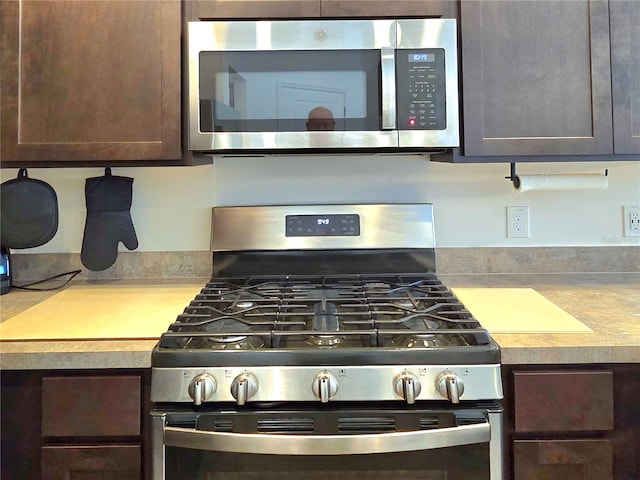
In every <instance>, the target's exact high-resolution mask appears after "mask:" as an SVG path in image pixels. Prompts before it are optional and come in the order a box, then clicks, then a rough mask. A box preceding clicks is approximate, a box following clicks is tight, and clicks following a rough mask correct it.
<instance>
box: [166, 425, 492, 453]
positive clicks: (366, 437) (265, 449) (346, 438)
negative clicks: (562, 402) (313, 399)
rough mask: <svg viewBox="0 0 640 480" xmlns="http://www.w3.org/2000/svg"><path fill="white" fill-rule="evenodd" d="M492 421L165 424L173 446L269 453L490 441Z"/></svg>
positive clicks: (382, 450) (419, 447) (371, 450)
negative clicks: (434, 425)
mask: <svg viewBox="0 0 640 480" xmlns="http://www.w3.org/2000/svg"><path fill="white" fill-rule="evenodd" d="M490 438H491V435H490V426H489V423H488V422H487V423H481V424H478V425H463V426H460V427H450V428H440V429H436V430H419V431H410V432H393V433H381V434H363V435H283V434H277V435H270V434H264V433H259V434H250V433H226V432H208V431H202V430H194V429H188V428H177V427H165V432H164V439H165V443H166V445H167V446H169V447H182V448H193V449H197V450H208V451H217V452H234V453H248V454H267V455H356V454H372V453H393V452H409V451H416V450H431V449H435V448H444V447H455V446H459V445H469V444H473V443H486V442H489V440H490Z"/></svg>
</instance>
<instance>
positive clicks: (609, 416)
mask: <svg viewBox="0 0 640 480" xmlns="http://www.w3.org/2000/svg"><path fill="white" fill-rule="evenodd" d="M513 391H514V400H513V404H514V411H515V415H514V416H515V430H516V432H577V431H596V430H601V431H608V430H613V426H614V425H613V416H614V415H613V373H612V372H591V371H566V372H562V371H558V372H555V371H552V372H515V373H514V374H513Z"/></svg>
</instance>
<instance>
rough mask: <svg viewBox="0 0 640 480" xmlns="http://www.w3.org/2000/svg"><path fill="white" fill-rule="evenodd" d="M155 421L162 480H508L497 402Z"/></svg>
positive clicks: (156, 466)
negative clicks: (459, 406) (445, 407)
mask: <svg viewBox="0 0 640 480" xmlns="http://www.w3.org/2000/svg"><path fill="white" fill-rule="evenodd" d="M152 418H153V422H152V429H153V480H186V479H189V480H215V479H225V480H227V479H228V480H236V479H237V480H249V479H250V480H253V479H267V480H270V479H274V480H281V479H282V478H292V479H298V478H300V479H311V480H313V479H318V480H320V479H322V480H326V479H344V480H347V479H358V480H361V479H363V478H366V479H367V480H369V479H371V480H374V479H393V480H396V479H398V478H402V479H421V480H425V479H426V480H502V478H503V476H502V433H501V430H502V410H501V409H500V408H499V406H497V405H495V406H494V407H492V408H489V409H459V410H456V411H453V410H450V411H448V410H420V409H410V410H405V411H401V410H391V409H387V410H364V409H361V410H349V409H346V410H345V409H337V410H331V411H329V410H318V411H311V410H293V411H291V410H286V411H283V410H276V411H270V412H258V411H244V410H234V409H230V410H227V411H224V410H220V411H218V412H211V411H210V412H199V413H196V412H191V413H190V412H176V411H160V410H156V411H154V412H152ZM336 429H337V431H339V433H318V432H331V431H334V430H336ZM237 430H243V431H242V432H239V431H237ZM250 432H253V433H250ZM256 432H259V433H256Z"/></svg>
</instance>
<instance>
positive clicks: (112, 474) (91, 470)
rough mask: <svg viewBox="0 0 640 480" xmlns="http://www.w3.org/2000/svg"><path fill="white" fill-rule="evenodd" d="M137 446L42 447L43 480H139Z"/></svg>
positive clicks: (138, 453) (139, 469)
mask: <svg viewBox="0 0 640 480" xmlns="http://www.w3.org/2000/svg"><path fill="white" fill-rule="evenodd" d="M141 457H142V456H141V449H140V446H139V445H100V446H49V447H42V450H41V465H42V479H43V480H69V479H72V480H116V479H117V480H140V478H141V473H140V472H141V464H140V461H141Z"/></svg>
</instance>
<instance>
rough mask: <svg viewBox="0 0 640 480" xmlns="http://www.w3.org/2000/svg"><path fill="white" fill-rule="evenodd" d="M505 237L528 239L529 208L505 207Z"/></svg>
mask: <svg viewBox="0 0 640 480" xmlns="http://www.w3.org/2000/svg"><path fill="white" fill-rule="evenodd" d="M507 237H508V238H529V207H507Z"/></svg>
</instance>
